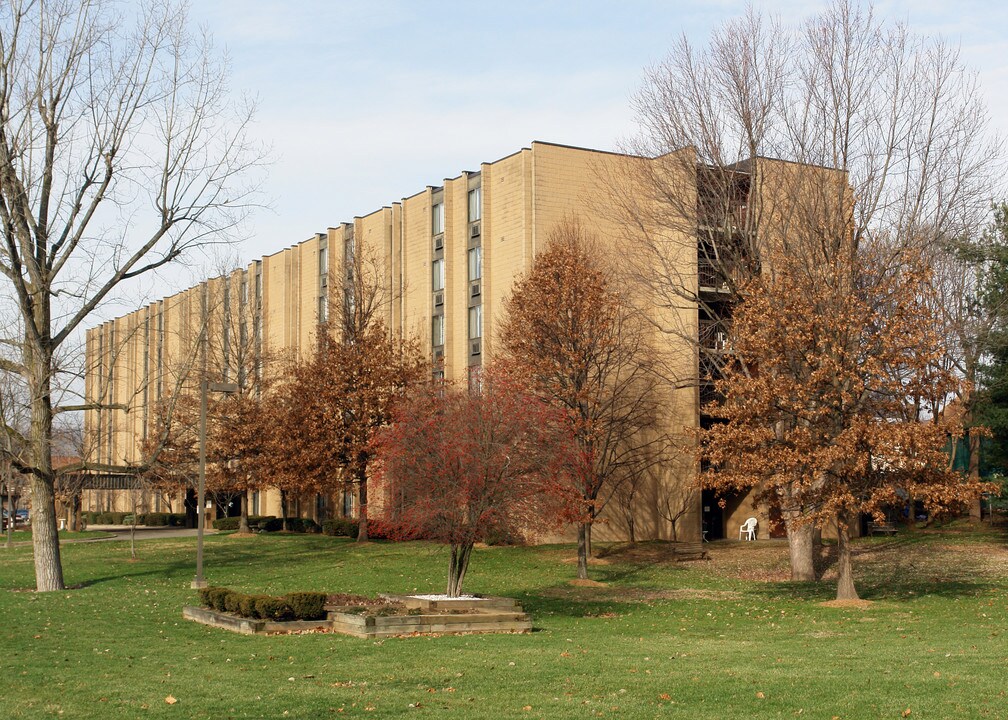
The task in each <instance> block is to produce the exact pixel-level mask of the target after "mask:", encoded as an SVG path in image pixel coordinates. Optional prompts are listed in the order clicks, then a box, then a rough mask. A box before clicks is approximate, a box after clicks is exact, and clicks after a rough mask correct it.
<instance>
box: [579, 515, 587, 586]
mask: <svg viewBox="0 0 1008 720" xmlns="http://www.w3.org/2000/svg"><path fill="white" fill-rule="evenodd" d="M577 576H578V580H587V579H588V524H587V523H579V524H578V566H577Z"/></svg>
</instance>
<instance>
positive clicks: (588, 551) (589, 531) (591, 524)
mask: <svg viewBox="0 0 1008 720" xmlns="http://www.w3.org/2000/svg"><path fill="white" fill-rule="evenodd" d="M593 527H595V517H594V516H592V517H591V518H590V521H589V523H588V525H587V526H586V527H585V552H586V554H587V556H588V557H591V556H592V541H591V540H592V538H591V536H592V528H593Z"/></svg>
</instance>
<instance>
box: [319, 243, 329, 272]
mask: <svg viewBox="0 0 1008 720" xmlns="http://www.w3.org/2000/svg"><path fill="white" fill-rule="evenodd" d="M318 268H319V275H325V274H326V273H328V272H329V251H328V249H326V248H319V251H318Z"/></svg>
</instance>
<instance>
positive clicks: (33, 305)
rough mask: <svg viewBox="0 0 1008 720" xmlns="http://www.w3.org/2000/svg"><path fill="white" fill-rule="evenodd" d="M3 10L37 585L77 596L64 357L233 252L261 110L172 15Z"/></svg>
mask: <svg viewBox="0 0 1008 720" xmlns="http://www.w3.org/2000/svg"><path fill="white" fill-rule="evenodd" d="M120 7H121V6H118V5H114V4H112V3H106V2H101V1H100V0H98V1H96V2H83V1H75V0H54V1H53V2H44V3H42V2H38V3H32V2H20V1H19V0H9V1H8V2H5V3H4V4H3V7H2V8H0V27H2V31H0V100H2V118H0V121H2V122H0V227H2V229H3V239H2V248H3V253H2V256H0V272H2V273H3V275H4V277H5V278H6V279H7V281H8V291H9V292H10V293H12V294H13V296H14V298H15V300H16V304H17V308H18V311H19V316H20V321H21V323H20V324H21V329H22V335H21V336H20V337H18V338H13V339H12V340H14V342H16V345H17V347H18V349H19V351H20V357H19V358H18V360H17V361H15V362H13V363H11V364H10V369H12V370H14V371H15V372H17V373H19V374H20V375H21V376H22V377H23V378H24V383H25V386H26V388H27V395H28V399H29V405H30V409H31V418H30V424H29V426H28V445H29V448H30V452H29V453H28V454H27V455H26V456H23V457H16V458H14V459H13V461H14V462H15V466H16V467H17V469H18V470H20V471H22V472H25V473H28V474H29V475H30V477H31V481H30V483H31V494H32V505H33V515H34V517H33V538H34V546H35V576H36V586H37V588H38V590H40V591H47V590H58V589H62V588H63V573H62V565H61V562H60V552H59V541H58V536H57V533H56V518H55V511H54V500H53V495H54V472H53V468H52V462H51V438H52V421H53V412H54V407H53V399H52V398H53V392H54V389H55V388H57V387H58V383H59V379H58V377H57V373H58V370H59V368H58V362H57V361H58V358H59V352H60V349H61V348H62V347H63V346H64V345H65V344H66V343H67V342H68V341H69V340H70V339H71V338H72V337H73V336H74V334H75V333H76V332H78V331H79V329H80V327H81V325H82V323H83V322H84V321H85V320H86V319H87V318H89V317H91V315H92V313H94V312H95V310H96V309H97V308H98V307H99V305H100V304H101V303H102V302H103V301H105V300H108V299H109V298H110V297H112V296H113V295H114V293H115V292H116V291H117V288H118V287H119V286H120V285H121V284H123V283H128V282H129V281H130V280H132V279H134V278H137V277H138V276H140V275H143V274H146V273H149V272H152V271H154V270H156V269H158V268H161V267H164V266H165V265H167V264H168V263H170V262H172V261H174V260H176V259H178V258H179V257H180V256H182V255H184V254H186V253H187V252H190V251H192V250H194V249H196V248H199V247H200V246H203V245H206V244H209V243H217V242H221V241H223V240H225V239H226V238H227V235H228V231H229V230H231V229H232V228H234V227H235V226H236V224H237V223H238V222H239V221H240V220H241V219H242V217H243V215H244V214H245V212H246V211H247V209H248V208H249V207H250V202H251V200H252V198H253V196H252V194H251V192H252V188H250V187H249V186H247V185H245V184H243V183H244V180H243V178H244V177H245V176H246V173H245V171H246V170H247V169H248V168H249V167H250V166H251V165H253V164H255V163H257V162H258V161H259V160H260V159H261V157H262V156H261V153H260V152H259V151H258V150H257V149H256V148H254V147H253V146H252V145H251V144H250V143H249V141H248V140H247V139H246V138H247V128H248V123H249V119H250V113H251V108H250V107H248V106H247V105H242V104H235V103H233V102H231V100H229V97H228V95H227V92H226V82H225V79H226V76H227V73H226V68H225V67H223V64H222V63H221V62H220V61H218V60H217V58H216V56H215V54H214V51H213V48H212V46H211V43H210V42H209V40H208V39H207V38H205V37H202V36H199V35H194V34H192V33H191V32H190V30H189V25H188V23H187V20H186V16H185V12H184V10H183V9H182V8H180V7H177V6H175V5H174V4H170V3H155V2H150V3H144V4H143V5H141V6H139V7H136V8H129V10H130V12H128V13H127V12H125V11H123V12H120Z"/></svg>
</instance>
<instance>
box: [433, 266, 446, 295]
mask: <svg viewBox="0 0 1008 720" xmlns="http://www.w3.org/2000/svg"><path fill="white" fill-rule="evenodd" d="M431 289H433V291H434V292H438V291H439V290H444V258H441V259H439V260H435V261H434V262H433V263H431Z"/></svg>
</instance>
